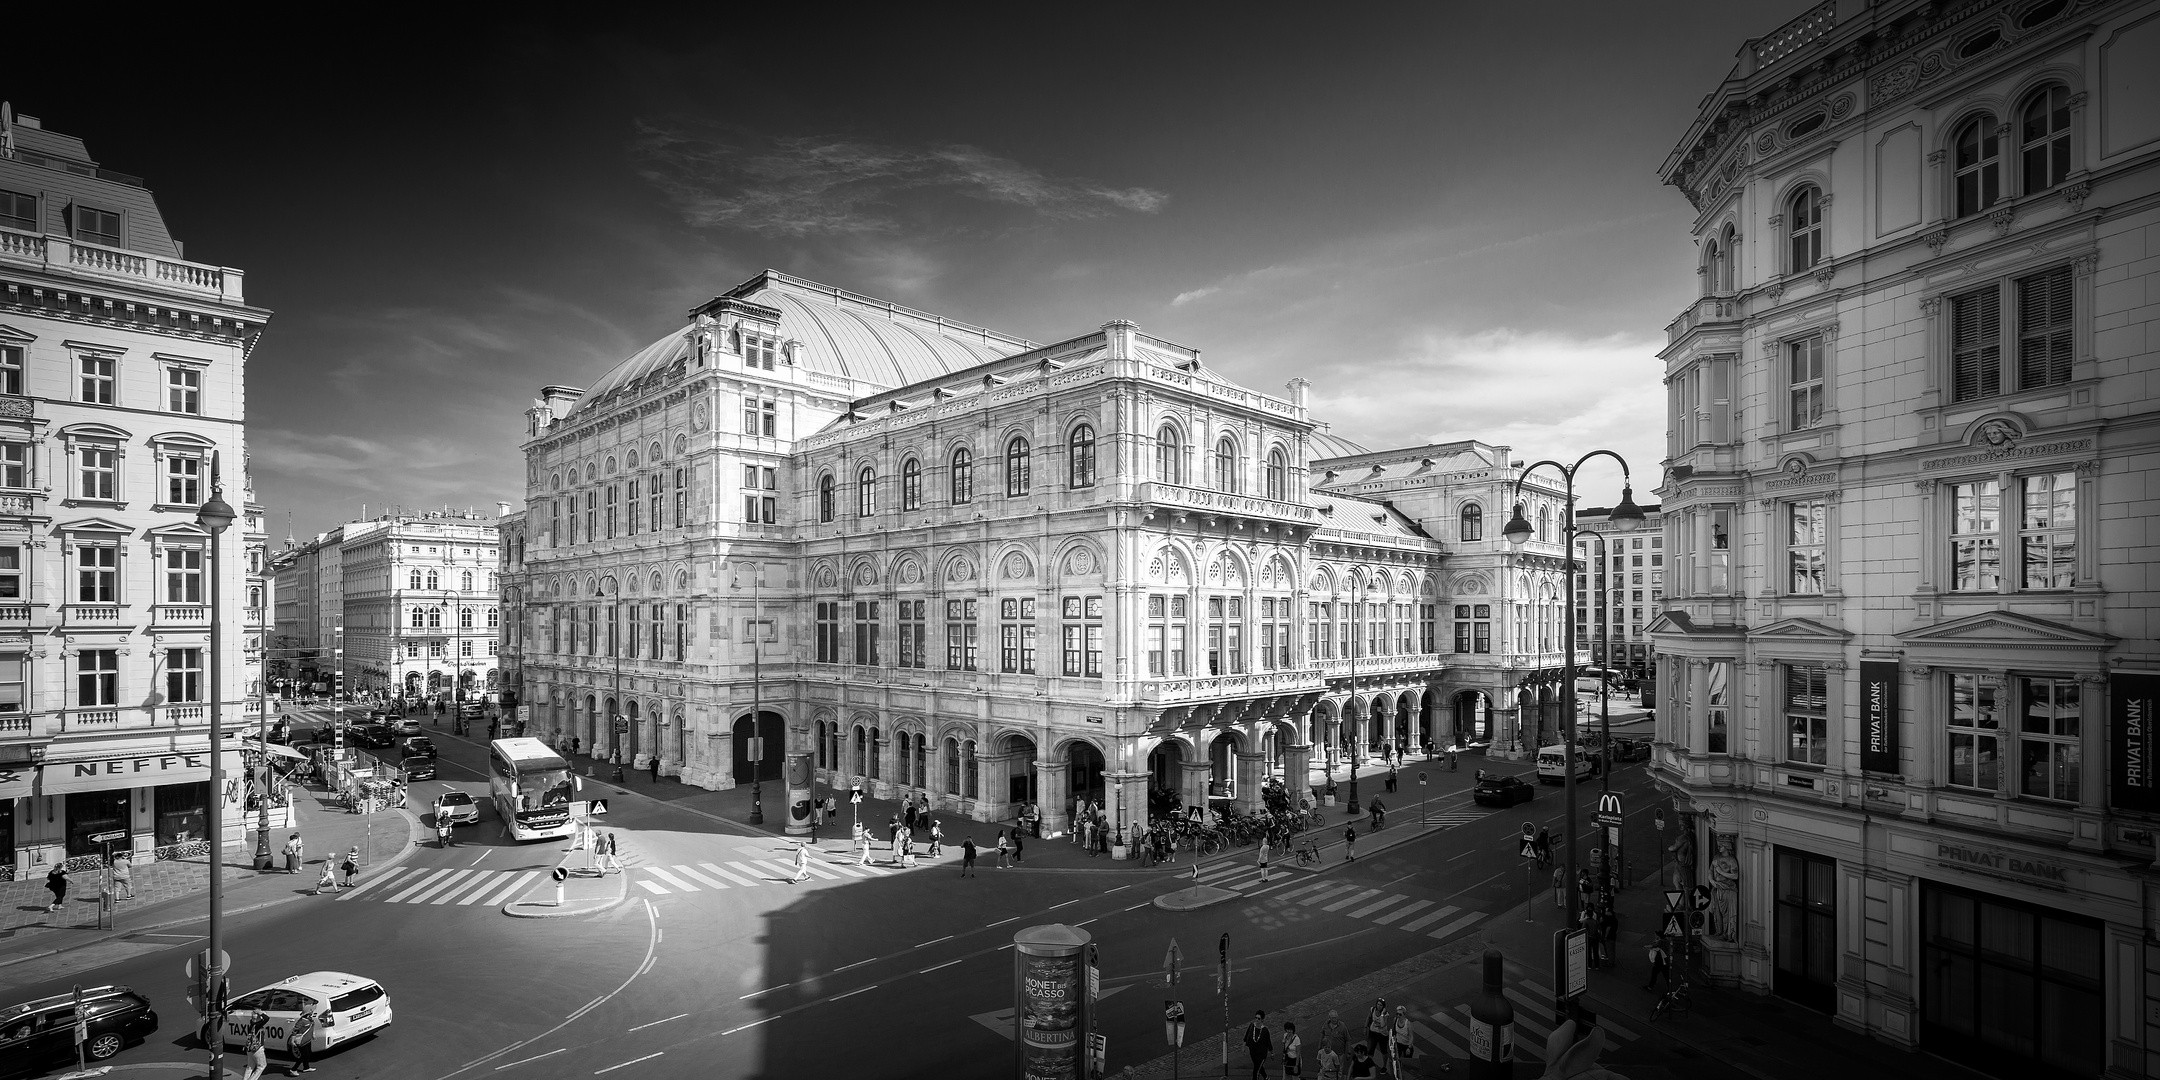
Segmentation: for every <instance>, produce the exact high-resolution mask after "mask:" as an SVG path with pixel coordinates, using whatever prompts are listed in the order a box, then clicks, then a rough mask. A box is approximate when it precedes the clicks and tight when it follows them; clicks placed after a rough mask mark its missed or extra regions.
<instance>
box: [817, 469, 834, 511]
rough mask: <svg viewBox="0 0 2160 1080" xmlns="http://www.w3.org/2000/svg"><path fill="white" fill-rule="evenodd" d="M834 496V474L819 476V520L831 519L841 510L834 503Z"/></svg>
mask: <svg viewBox="0 0 2160 1080" xmlns="http://www.w3.org/2000/svg"><path fill="white" fill-rule="evenodd" d="M834 498H835V496H834V494H833V478H832V474H831V473H826V474H825V475H824V476H821V477H819V478H818V482H817V519H818V520H819V521H831V520H832V519H833V515H834V514H836V513H838V512H839V508H838V507H837V506H835V505H834Z"/></svg>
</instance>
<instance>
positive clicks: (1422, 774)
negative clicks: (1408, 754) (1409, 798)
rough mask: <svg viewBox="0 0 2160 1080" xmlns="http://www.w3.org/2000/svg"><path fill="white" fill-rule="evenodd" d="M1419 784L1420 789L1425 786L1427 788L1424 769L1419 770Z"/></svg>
mask: <svg viewBox="0 0 2160 1080" xmlns="http://www.w3.org/2000/svg"><path fill="white" fill-rule="evenodd" d="M1417 783H1418V786H1419V787H1424V786H1425V770H1423V769H1419V770H1418V774H1417Z"/></svg>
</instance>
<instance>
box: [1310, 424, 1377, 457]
mask: <svg viewBox="0 0 2160 1080" xmlns="http://www.w3.org/2000/svg"><path fill="white" fill-rule="evenodd" d="M1305 444H1306V445H1307V446H1308V447H1310V448H1311V450H1312V453H1310V454H1308V455H1306V460H1307V461H1326V460H1327V459H1329V458H1345V457H1356V456H1358V455H1359V454H1369V453H1372V451H1370V450H1367V449H1366V448H1364V447H1362V446H1359V445H1358V444H1356V443H1354V442H1351V441H1350V440H1348V439H1345V438H1343V437H1342V436H1340V435H1337V434H1335V433H1333V432H1331V431H1328V430H1326V429H1325V427H1321V428H1315V429H1313V433H1312V434H1310V435H1307V436H1306V437H1305Z"/></svg>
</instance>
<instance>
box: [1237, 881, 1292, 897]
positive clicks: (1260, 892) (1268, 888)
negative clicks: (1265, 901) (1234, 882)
mask: <svg viewBox="0 0 2160 1080" xmlns="http://www.w3.org/2000/svg"><path fill="white" fill-rule="evenodd" d="M1292 880H1294V879H1291V878H1284V879H1282V880H1281V881H1278V882H1276V883H1275V884H1273V885H1262V886H1260V887H1259V888H1257V889H1254V890H1253V891H1251V892H1249V893H1246V894H1245V895H1247V896H1266V895H1267V894H1268V893H1271V892H1274V891H1275V890H1277V889H1280V888H1282V887H1283V886H1285V885H1288V884H1290V882H1291V881H1292Z"/></svg>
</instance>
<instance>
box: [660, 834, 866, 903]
mask: <svg viewBox="0 0 2160 1080" xmlns="http://www.w3.org/2000/svg"><path fill="white" fill-rule="evenodd" d="M735 850H736V853H737V854H740V855H744V856H747V857H746V858H743V859H737V860H728V861H721V862H698V863H694V864H693V863H674V864H671V865H665V866H662V865H657V864H652V865H647V864H639V865H636V866H632V867H631V868H630V882H631V884H634V885H636V886H637V887H638V888H640V889H643V890H645V891H646V892H648V893H651V894H652V895H654V896H672V895H674V894H676V893H694V892H704V891H713V892H718V891H720V890H722V889H754V888H757V887H759V886H761V885H786V884H788V883H790V882H792V881H794V880H795V859H794V857H793V856H792V855H789V856H788V857H786V858H771V857H770V856H772V855H773V854H774V850H773V849H772V848H770V847H754V846H752V845H748V844H743V845H738V846H737V847H736V849H735ZM807 872H808V874H809V876H810V877H812V878H814V879H817V880H822V881H847V880H851V879H861V878H873V877H888V876H890V875H892V874H895V873H898V872H899V871H898V870H897V869H896V868H894V867H890V866H864V865H862V864H860V863H855V862H834V861H832V860H830V859H826V858H821V857H818V856H812V857H811V859H810V864H809V867H808V871H807Z"/></svg>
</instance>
